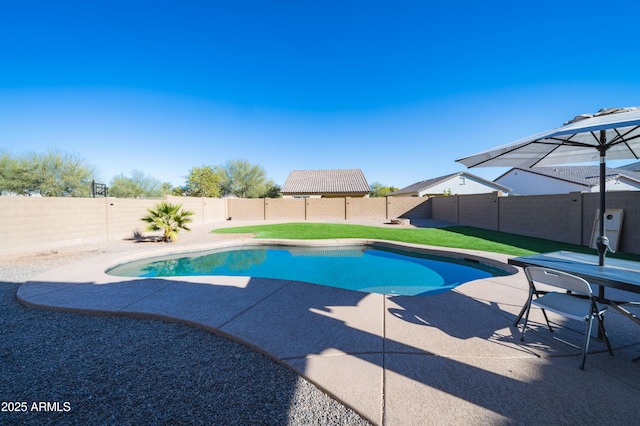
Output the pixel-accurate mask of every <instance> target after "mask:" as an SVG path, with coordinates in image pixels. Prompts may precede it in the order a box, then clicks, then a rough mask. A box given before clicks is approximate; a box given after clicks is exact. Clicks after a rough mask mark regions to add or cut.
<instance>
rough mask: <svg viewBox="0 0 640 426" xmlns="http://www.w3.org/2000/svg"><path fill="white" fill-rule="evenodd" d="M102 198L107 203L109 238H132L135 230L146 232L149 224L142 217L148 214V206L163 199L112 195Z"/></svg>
mask: <svg viewBox="0 0 640 426" xmlns="http://www.w3.org/2000/svg"><path fill="white" fill-rule="evenodd" d="M96 200H100V199H99V198H96ZM102 200H104V202H106V204H107V228H108V235H107V240H116V239H122V238H132V237H133V235H134V233H135V232H140V233H144V232H145V231H144V229H145V227H146V226H147V224H146V222H143V221H142V220H141V218H143V217H144V216H146V215H147V214H148V212H147V209H148V208H152V207H153V206H154V205H155V204H157V203H159V202H160V201H161V200H134V199H129V198H111V197H109V198H106V199H104V198H103V199H102Z"/></svg>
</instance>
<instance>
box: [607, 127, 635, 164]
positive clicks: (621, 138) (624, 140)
mask: <svg viewBox="0 0 640 426" xmlns="http://www.w3.org/2000/svg"><path fill="white" fill-rule="evenodd" d="M638 128H640V126H636V127H634V128H633V129H630V130H629V131H628V132H626V133H625V134H624V135H623V134H621V133H620V132H619V131H618V129H614V131H615V132H616V137H615V138H613V141H612V143H611V144H610V145H611V146H613V145H618V144H621V143H623V144H625V145H626V147H627V149H628V150H629V152H630V153H631V154H632V155H633V156H634V157H635V158H636V160H637V159H638V158H640V157H638V154H636V152H635V151H634V150H633V148H631V146H629V143H628V142H629V141H632V140H634V139H638V138H640V134H637V135H635V136H631V137H630V138H627V137H626V136H627V135H628V134H629V133H631V132H633V131H635V130H637V129H638Z"/></svg>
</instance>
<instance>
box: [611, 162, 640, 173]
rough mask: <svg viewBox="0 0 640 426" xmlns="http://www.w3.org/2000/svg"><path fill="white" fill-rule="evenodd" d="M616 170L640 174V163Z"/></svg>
mask: <svg viewBox="0 0 640 426" xmlns="http://www.w3.org/2000/svg"><path fill="white" fill-rule="evenodd" d="M616 168H618V169H622V170H629V171H631V172H640V161H637V162H635V163H631V164H627V165H626V166H622V167H616Z"/></svg>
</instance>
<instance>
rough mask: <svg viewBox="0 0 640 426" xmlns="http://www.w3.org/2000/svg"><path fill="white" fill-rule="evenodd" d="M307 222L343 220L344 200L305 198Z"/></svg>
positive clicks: (344, 211) (344, 213)
mask: <svg viewBox="0 0 640 426" xmlns="http://www.w3.org/2000/svg"><path fill="white" fill-rule="evenodd" d="M305 200H306V202H307V220H310V221H314V220H317V221H324V220H345V218H346V202H345V200H346V199H345V198H306V199H305Z"/></svg>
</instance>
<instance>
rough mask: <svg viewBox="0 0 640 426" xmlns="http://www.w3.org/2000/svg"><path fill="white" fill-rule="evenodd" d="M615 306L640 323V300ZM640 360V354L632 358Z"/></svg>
mask: <svg viewBox="0 0 640 426" xmlns="http://www.w3.org/2000/svg"><path fill="white" fill-rule="evenodd" d="M613 307H614V308H616V309H617V310H618V311H620V312H622V313H623V314H624V315H625V316H626V317H627V318H629V319H631V320H633V321H635V322H636V323H637V324H640V302H625V303H619V304H618V303H615V304H613ZM638 360H640V356H637V357H635V358H634V359H632V361H633V362H638Z"/></svg>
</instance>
